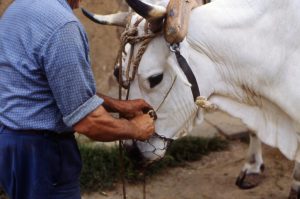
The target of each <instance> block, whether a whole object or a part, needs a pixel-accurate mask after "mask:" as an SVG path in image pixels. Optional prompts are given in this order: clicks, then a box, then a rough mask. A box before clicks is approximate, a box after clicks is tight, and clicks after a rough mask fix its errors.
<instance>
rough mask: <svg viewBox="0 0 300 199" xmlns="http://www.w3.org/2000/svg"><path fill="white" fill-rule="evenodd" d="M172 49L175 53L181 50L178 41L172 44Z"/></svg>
mask: <svg viewBox="0 0 300 199" xmlns="http://www.w3.org/2000/svg"><path fill="white" fill-rule="evenodd" d="M170 51H171V52H173V53H176V52H179V51H180V46H179V44H177V43H175V44H171V45H170Z"/></svg>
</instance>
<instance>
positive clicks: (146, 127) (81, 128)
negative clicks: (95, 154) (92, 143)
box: [74, 106, 154, 141]
mask: <svg viewBox="0 0 300 199" xmlns="http://www.w3.org/2000/svg"><path fill="white" fill-rule="evenodd" d="M74 130H75V131H76V132H78V133H80V134H84V135H86V136H87V137H89V138H91V139H94V140H98V141H115V140H120V139H137V140H141V141H143V140H146V139H148V138H150V136H151V135H152V134H153V133H154V121H153V119H152V118H151V117H150V116H149V115H148V114H142V115H138V116H136V117H134V118H133V119H132V120H126V119H116V118H113V117H112V116H111V115H110V114H109V113H108V112H107V111H106V110H105V109H104V108H103V106H99V107H98V108H97V109H96V110H94V111H93V112H91V113H90V114H88V115H87V116H86V117H85V118H83V119H82V120H81V121H79V122H78V123H77V124H75V126H74Z"/></svg>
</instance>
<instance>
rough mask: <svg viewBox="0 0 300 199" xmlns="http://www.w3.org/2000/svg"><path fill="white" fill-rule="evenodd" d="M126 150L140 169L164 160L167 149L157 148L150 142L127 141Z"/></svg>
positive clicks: (125, 143)
mask: <svg viewBox="0 0 300 199" xmlns="http://www.w3.org/2000/svg"><path fill="white" fill-rule="evenodd" d="M124 149H125V151H126V154H127V156H128V157H129V158H130V160H131V161H132V162H133V163H134V164H135V166H136V167H139V168H142V167H146V166H148V165H150V164H151V163H153V162H155V161H158V160H160V159H162V158H163V157H164V155H165V153H166V149H160V148H156V147H155V145H153V144H152V143H151V142H150V140H149V141H147V142H140V141H132V140H126V141H125V142H124Z"/></svg>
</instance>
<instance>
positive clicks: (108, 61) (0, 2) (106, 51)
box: [0, 0, 127, 96]
mask: <svg viewBox="0 0 300 199" xmlns="http://www.w3.org/2000/svg"><path fill="white" fill-rule="evenodd" d="M11 2H12V0H0V16H1V15H2V14H3V12H4V10H5V9H6V8H7V7H8V6H9V4H10V3H11ZM81 6H82V7H84V8H87V9H88V10H90V11H91V12H96V13H99V14H110V13H115V12H118V11H119V10H127V7H126V5H125V4H124V3H123V1H120V0H109V1H107V0H84V1H82V3H81ZM75 14H76V15H77V17H78V18H79V19H80V21H81V22H82V23H83V25H84V26H85V28H86V31H87V34H88V37H89V42H90V48H91V61H92V67H93V71H94V75H95V79H96V83H97V89H98V91H99V92H102V93H105V94H108V95H110V96H116V95H117V91H116V90H117V84H116V81H115V80H114V79H113V76H112V72H113V68H114V66H113V65H114V62H115V58H116V55H117V51H118V49H119V33H120V32H121V31H122V29H121V28H117V27H111V26H100V25H98V24H95V23H93V22H91V21H90V20H88V19H87V18H86V17H85V16H83V14H82V13H81V11H80V10H79V9H78V10H76V11H75Z"/></svg>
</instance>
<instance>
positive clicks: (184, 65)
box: [170, 44, 200, 101]
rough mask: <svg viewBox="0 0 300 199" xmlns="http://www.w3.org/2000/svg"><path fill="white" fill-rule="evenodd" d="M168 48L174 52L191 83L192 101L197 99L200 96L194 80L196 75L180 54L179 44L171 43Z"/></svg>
mask: <svg viewBox="0 0 300 199" xmlns="http://www.w3.org/2000/svg"><path fill="white" fill-rule="evenodd" d="M170 50H171V51H172V52H174V53H175V55H176V59H177V62H178V64H179V66H180V68H181V69H182V71H183V73H184V74H185V76H186V78H187V79H188V81H189V82H190V83H191V85H192V86H191V90H192V93H193V99H194V101H196V100H197V98H198V97H199V96H200V89H199V86H198V83H197V80H196V77H195V75H194V73H193V71H192V69H191V67H190V66H189V64H188V62H187V61H186V59H185V58H184V57H183V56H182V55H181V53H180V50H179V44H172V45H171V47H170Z"/></svg>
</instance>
